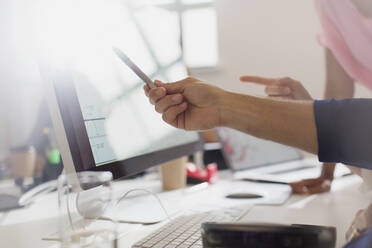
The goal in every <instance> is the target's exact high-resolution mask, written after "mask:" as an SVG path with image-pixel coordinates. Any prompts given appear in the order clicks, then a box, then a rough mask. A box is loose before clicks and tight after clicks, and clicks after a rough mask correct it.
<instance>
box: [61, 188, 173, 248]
mask: <svg viewBox="0 0 372 248" xmlns="http://www.w3.org/2000/svg"><path fill="white" fill-rule="evenodd" d="M135 191H143V192H146V193H148V194H150V195H152V196H154V197H155V199H156V200H157V201H158V203H159V205H160V207H161V208H162V210H163V211H164V213H165V215H166V216H167V219H168V220H170V215H169V213H168V211H167V209H166V208H165V206H164V204H163V203H162V201H161V199H160V198H159V197H158V195H157V194H155V193H153V192H151V191H149V190H147V189H131V190H129V191H127V192H126V193H124V194H123V195H122V196H121V197H120V198H119V200H118V201H117V202H116V204H115V207H117V205H118V204H119V203H120V202H121V201H122V200H124V199H125V198H126V197H127V196H128V195H129V194H131V193H133V192H135ZM69 198H70V192H68V193H67V197H66V204H67V215H68V220H69V224H70V226H71V230H72V231H73V233H74V238H78V237H82V236H86V235H88V234H90V233H91V232H90V231H83V232H77V231H76V229H75V227H74V223H73V220H72V214H71V209H70V200H69ZM79 199H80V192H78V193H77V195H76V199H75V205H76V209H77V212H78V213H79V215H80V216H81V217H83V219H84V223H83V229H84V230H86V222H85V221H86V220H87V219H91V220H92V219H93V220H94V219H100V220H107V221H112V222H113V223H116V222H115V221H114V220H113V219H111V218H105V217H102V216H97V217H95V218H89V217H87V216H85V214H84V212H83V211H81V209H80V207H79ZM103 212H105V211H102V213H103ZM120 223H127V224H143V225H151V224H156V223H159V221H158V222H153V223H149V222H140V221H138V222H137V221H125V220H120ZM102 231H104V230H102ZM102 231H101V233H102ZM115 233H116V234H115V235H117V232H115ZM92 234H94V237H93V241H95V240H96V239H97V235H98V233H97V232H94V233H92ZM116 239H117V237H116ZM114 242H115V240H114ZM90 243H91V242H90ZM90 243H89V244H90Z"/></svg>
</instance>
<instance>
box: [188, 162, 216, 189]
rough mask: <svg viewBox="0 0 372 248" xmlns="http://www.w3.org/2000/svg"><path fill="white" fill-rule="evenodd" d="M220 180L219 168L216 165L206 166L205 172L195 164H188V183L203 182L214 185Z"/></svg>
mask: <svg viewBox="0 0 372 248" xmlns="http://www.w3.org/2000/svg"><path fill="white" fill-rule="evenodd" d="M217 179H218V168H217V164H216V163H212V164H209V165H207V166H206V169H205V170H202V169H200V168H198V167H197V166H196V165H195V164H193V163H188V164H187V183H189V184H198V183H203V182H208V183H214V182H215V181H216V180H217Z"/></svg>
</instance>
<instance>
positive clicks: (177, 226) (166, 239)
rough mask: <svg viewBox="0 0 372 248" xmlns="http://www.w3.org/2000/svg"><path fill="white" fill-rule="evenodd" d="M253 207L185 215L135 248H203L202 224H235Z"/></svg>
mask: <svg viewBox="0 0 372 248" xmlns="http://www.w3.org/2000/svg"><path fill="white" fill-rule="evenodd" d="M251 208H252V205H244V206H236V207H231V208H225V209H221V210H216V211H210V212H202V213H197V214H192V215H185V216H180V217H177V218H175V219H173V220H171V221H170V222H169V223H168V224H166V225H165V226H163V227H161V228H159V229H158V230H156V231H155V232H153V233H151V234H150V235H148V236H147V237H145V238H144V239H142V240H140V241H138V242H137V243H135V244H134V245H133V246H132V247H133V248H176V247H177V248H187V247H190V248H201V247H203V244H202V239H201V224H202V223H204V222H235V221H238V220H240V219H241V218H242V217H243V216H244V215H245V214H246V213H247V212H248V211H249V210H250V209H251Z"/></svg>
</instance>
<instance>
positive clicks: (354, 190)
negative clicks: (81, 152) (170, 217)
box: [0, 176, 370, 248]
mask: <svg viewBox="0 0 372 248" xmlns="http://www.w3.org/2000/svg"><path fill="white" fill-rule="evenodd" d="M360 184H361V180H360V179H359V178H358V177H357V176H349V177H345V178H342V179H338V180H337V181H335V182H334V185H333V189H332V192H330V193H325V194H320V195H315V196H298V195H293V196H291V198H290V199H289V200H288V201H287V202H286V203H285V204H284V205H281V206H261V205H256V206H254V207H253V208H252V210H251V211H250V212H248V214H247V215H246V216H245V217H244V218H243V220H242V221H246V222H270V223H287V224H290V223H298V224H314V225H329V226H336V227H337V247H342V244H344V242H345V238H344V234H345V232H346V229H347V228H348V226H349V224H350V223H351V221H352V220H353V218H354V215H355V213H356V212H357V211H358V210H359V209H361V208H365V207H366V206H367V205H368V204H369V203H370V200H369V199H368V198H367V197H366V195H364V194H362V193H361V192H360V190H359V187H360ZM134 187H141V188H147V189H152V190H153V191H155V192H156V191H159V189H160V182H159V181H154V180H144V179H140V180H138V179H136V180H130V181H121V182H116V183H115V184H114V188H115V189H116V190H118V189H120V190H123V192H125V191H126V190H128V189H131V188H134ZM247 203H248V202H247ZM57 212H58V210H57V199H56V194H55V193H52V194H50V195H48V196H46V197H45V198H44V199H41V200H39V201H38V202H36V203H35V204H33V205H32V206H30V207H28V208H26V209H20V210H15V211H12V212H9V213H7V214H3V213H0V247H4V248H8V247H9V248H10V247H11V248H23V247H27V248H29V247H38V248H44V247H51V246H52V247H54V246H55V243H53V242H48V241H43V240H42V237H45V235H48V234H50V233H51V232H52V231H53V230H57ZM36 213H38V214H36ZM160 225H162V224H160ZM158 227H159V225H154V226H146V227H140V228H136V229H134V230H133V231H131V232H129V233H128V234H126V235H125V236H123V237H122V238H121V239H120V242H119V247H121V248H126V247H130V246H131V245H132V244H134V243H135V242H136V241H137V240H139V239H141V238H143V237H144V236H146V235H147V234H149V233H150V232H152V231H153V230H155V229H157V228H158Z"/></svg>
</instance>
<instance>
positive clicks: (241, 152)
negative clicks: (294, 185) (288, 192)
mask: <svg viewBox="0 0 372 248" xmlns="http://www.w3.org/2000/svg"><path fill="white" fill-rule="evenodd" d="M218 135H219V137H220V139H221V143H222V144H223V149H224V153H225V154H226V155H227V157H228V159H229V164H230V167H232V169H233V170H245V169H252V168H257V167H261V166H267V165H272V164H277V163H281V162H287V161H291V160H297V159H301V158H302V156H301V154H300V152H299V151H298V150H296V149H294V148H291V147H288V146H284V145H281V144H278V143H275V142H272V141H268V140H263V139H259V138H256V137H253V136H250V135H248V134H245V133H242V132H239V131H237V130H233V129H230V128H219V129H218Z"/></svg>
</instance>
